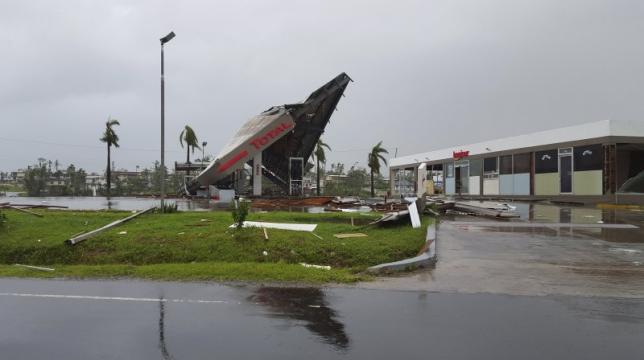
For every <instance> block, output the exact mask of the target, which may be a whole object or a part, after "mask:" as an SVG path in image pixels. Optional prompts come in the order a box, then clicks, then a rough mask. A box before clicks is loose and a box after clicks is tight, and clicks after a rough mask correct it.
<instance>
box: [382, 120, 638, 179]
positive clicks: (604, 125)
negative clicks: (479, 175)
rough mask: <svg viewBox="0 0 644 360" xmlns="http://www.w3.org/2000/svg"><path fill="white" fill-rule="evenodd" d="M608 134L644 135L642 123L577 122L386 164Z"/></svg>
mask: <svg viewBox="0 0 644 360" xmlns="http://www.w3.org/2000/svg"><path fill="white" fill-rule="evenodd" d="M611 136H613V137H615V136H622V137H642V138H644V122H633V121H615V120H602V121H596V122H590V123H585V124H580V125H572V126H566V127H561V128H556V129H550V130H544V131H538V132H534V133H530V134H524V135H518V136H510V137H504V138H500V139H495V140H488V141H482V142H477V143H473V144H467V145H458V146H453V147H449V148H444V149H439V150H433V151H428V152H423V153H416V154H411V155H405V156H400V157H397V158H392V159H390V160H389V166H390V167H399V166H403V165H411V164H418V163H421V162H430V161H438V160H446V159H451V158H452V156H453V152H454V151H469V156H474V155H482V154H492V153H499V152H504V151H510V150H514V149H523V148H535V147H540V146H547V145H554V144H560V143H568V142H577V141H584V140H589V139H598V138H606V137H611Z"/></svg>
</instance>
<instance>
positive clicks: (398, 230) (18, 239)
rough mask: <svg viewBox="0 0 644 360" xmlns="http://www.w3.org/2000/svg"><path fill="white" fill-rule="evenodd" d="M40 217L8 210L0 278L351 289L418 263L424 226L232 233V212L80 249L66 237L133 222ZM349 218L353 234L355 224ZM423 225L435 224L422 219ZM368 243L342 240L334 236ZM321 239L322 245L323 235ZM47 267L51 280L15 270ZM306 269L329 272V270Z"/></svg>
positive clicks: (358, 219)
mask: <svg viewBox="0 0 644 360" xmlns="http://www.w3.org/2000/svg"><path fill="white" fill-rule="evenodd" d="M35 211H38V212H40V213H42V214H43V215H44V216H43V217H35V216H33V215H29V214H24V213H20V212H17V211H11V210H9V211H6V215H7V218H8V220H7V223H6V226H5V227H4V229H0V276H18V277H23V276H26V277H76V278H114V277H134V278H145V279H159V280H217V281H237V280H252V281H271V280H272V281H297V282H311V283H326V282H342V283H346V282H353V281H359V280H364V279H367V278H368V277H367V276H366V275H363V274H362V271H363V270H365V269H366V268H367V267H369V266H371V265H376V264H379V263H383V262H389V261H396V260H400V259H402V258H405V257H409V256H414V255H416V253H417V252H418V250H419V249H420V247H421V246H422V245H423V243H424V233H425V230H424V226H423V227H421V228H420V229H412V228H411V226H410V225H409V224H408V223H402V224H401V225H398V226H388V227H374V226H370V227H366V228H362V225H365V224H366V223H368V222H370V221H373V220H374V219H375V218H377V217H378V216H379V215H378V214H357V213H351V214H348V213H323V214H309V213H303V212H268V213H251V214H250V215H249V217H248V219H247V220H251V221H268V222H288V223H307V224H318V226H317V228H316V230H315V232H314V233H315V234H316V235H317V236H315V235H313V234H311V233H309V232H300V231H288V230H275V229H267V233H268V240H266V239H265V237H264V231H263V230H262V229H258V228H249V229H241V230H235V229H232V228H229V226H230V225H231V224H232V219H231V216H230V213H228V212H224V211H215V212H178V213H172V214H145V215H142V216H140V217H137V218H135V219H133V220H131V221H130V222H128V223H125V224H123V225H121V226H118V227H115V228H113V229H110V230H107V231H105V232H104V233H101V234H99V235H96V236H95V237H92V238H90V239H88V240H86V241H84V242H82V243H80V244H77V245H74V246H71V245H66V244H64V241H65V240H66V239H69V238H70V237H71V236H72V235H76V234H78V233H81V232H86V231H90V230H93V229H96V228H98V227H101V226H103V225H106V224H108V223H110V222H112V221H114V220H117V219H121V218H124V217H126V216H128V215H129V213H127V212H114V211H55V210H35ZM351 218H353V222H354V226H352V225H351ZM422 220H423V223H424V225H427V223H428V221H430V219H429V218H423V219H422ZM353 232H362V233H365V234H367V235H368V236H367V237H357V238H345V239H338V238H336V237H334V236H333V235H334V234H337V233H353ZM318 236H319V237H318ZM16 263H18V264H28V265H38V266H48V267H52V268H54V269H55V271H52V272H46V271H39V270H33V269H25V268H20V267H17V266H14V265H13V264H16ZM300 263H307V264H315V265H328V266H331V270H323V269H315V268H307V267H304V266H302V265H300Z"/></svg>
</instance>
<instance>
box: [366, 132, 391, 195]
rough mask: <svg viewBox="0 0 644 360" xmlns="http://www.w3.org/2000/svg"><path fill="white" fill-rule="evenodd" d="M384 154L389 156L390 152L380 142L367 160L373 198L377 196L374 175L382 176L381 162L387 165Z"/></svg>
mask: <svg viewBox="0 0 644 360" xmlns="http://www.w3.org/2000/svg"><path fill="white" fill-rule="evenodd" d="M382 154H389V151H387V149H385V148H383V147H382V141H380V142H379V143H378V144H376V146H374V147H373V148H372V149H371V152H370V153H369V157H368V158H367V165H368V166H369V169H371V197H374V196H375V192H374V188H373V174H380V160H382V162H383V163H384V164H385V165H387V159H385V157H384V156H382Z"/></svg>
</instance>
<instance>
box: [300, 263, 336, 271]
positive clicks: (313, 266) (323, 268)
mask: <svg viewBox="0 0 644 360" xmlns="http://www.w3.org/2000/svg"><path fill="white" fill-rule="evenodd" d="M300 265H302V266H304V267H307V268H313V269H322V270H331V267H330V266H329V265H313V264H307V263H300Z"/></svg>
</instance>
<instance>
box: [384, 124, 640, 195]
mask: <svg viewBox="0 0 644 360" xmlns="http://www.w3.org/2000/svg"><path fill="white" fill-rule="evenodd" d="M390 179H391V183H390V186H391V189H390V191H391V193H392V194H394V195H400V194H402V195H422V194H423V193H427V194H430V195H431V194H444V195H450V196H453V195H459V196H464V197H472V198H508V199H512V198H516V199H519V198H520V199H561V200H564V201H566V200H571V201H580V202H599V201H605V202H615V203H644V124H643V123H641V122H626V121H613V120H605V121H598V122H592V123H587V124H582V125H576V126H569V127H563V128H558V129H553V130H547V131H541V132H536V133H532V134H526V135H520V136H514V137H508V138H503V139H497V140H491V141H484V142H479V143H475V144H469V145H459V146H455V147H451V148H446V149H441V150H435V151H429V152H426V153H419V154H413V155H407V156H402V157H398V158H394V159H391V161H390Z"/></svg>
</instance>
